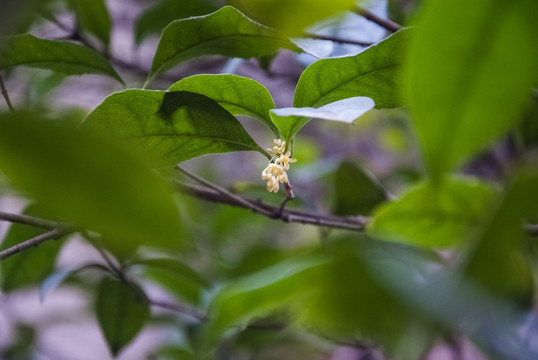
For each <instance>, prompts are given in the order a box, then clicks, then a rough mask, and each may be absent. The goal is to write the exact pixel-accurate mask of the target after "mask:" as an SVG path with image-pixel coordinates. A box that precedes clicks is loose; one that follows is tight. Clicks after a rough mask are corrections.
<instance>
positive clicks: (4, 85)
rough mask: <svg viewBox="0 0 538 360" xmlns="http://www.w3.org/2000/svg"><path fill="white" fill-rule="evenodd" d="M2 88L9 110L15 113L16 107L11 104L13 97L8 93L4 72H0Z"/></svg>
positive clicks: (0, 85)
mask: <svg viewBox="0 0 538 360" xmlns="http://www.w3.org/2000/svg"><path fill="white" fill-rule="evenodd" d="M0 88H1V89H2V95H3V96H4V99H5V100H6V103H7V107H8V108H9V111H11V112H12V113H13V114H14V113H15V109H14V108H13V105H12V104H11V99H10V98H9V94H8V93H7V89H6V84H4V79H3V78H2V74H0Z"/></svg>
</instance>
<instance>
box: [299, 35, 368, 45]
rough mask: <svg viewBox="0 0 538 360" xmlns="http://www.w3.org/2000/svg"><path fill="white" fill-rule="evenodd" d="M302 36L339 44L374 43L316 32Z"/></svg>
mask: <svg viewBox="0 0 538 360" xmlns="http://www.w3.org/2000/svg"><path fill="white" fill-rule="evenodd" d="M303 36H304V37H307V38H310V39H317V40H329V41H333V42H336V43H340V44H350V45H358V46H370V45H373V44H374V43H371V42H366V41H357V40H348V39H342V38H337V37H334V36H328V35H318V34H312V33H304V34H303Z"/></svg>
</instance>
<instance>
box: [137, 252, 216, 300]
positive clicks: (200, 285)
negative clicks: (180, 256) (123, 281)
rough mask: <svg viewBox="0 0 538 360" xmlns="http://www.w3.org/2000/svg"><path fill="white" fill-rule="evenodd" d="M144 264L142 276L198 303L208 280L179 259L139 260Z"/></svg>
mask: <svg viewBox="0 0 538 360" xmlns="http://www.w3.org/2000/svg"><path fill="white" fill-rule="evenodd" d="M137 265H141V266H142V276H144V277H146V278H148V279H150V280H152V281H154V282H155V283H157V284H159V285H161V286H162V287H164V288H165V289H167V290H168V291H170V292H171V293H172V294H173V295H175V296H177V297H178V298H180V299H185V300H188V301H190V302H191V303H193V304H197V303H198V302H199V300H200V298H201V295H202V291H203V290H204V289H205V288H207V287H208V284H207V282H206V281H205V280H204V279H202V278H201V277H200V275H198V274H197V273H196V272H195V271H194V270H192V269H191V268H190V267H188V266H187V265H185V264H183V263H182V262H180V261H179V260H175V259H171V258H160V259H148V260H144V261H141V262H137Z"/></svg>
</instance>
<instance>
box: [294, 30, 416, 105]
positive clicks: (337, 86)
mask: <svg viewBox="0 0 538 360" xmlns="http://www.w3.org/2000/svg"><path fill="white" fill-rule="evenodd" d="M410 31H411V30H409V29H404V30H400V31H398V32H397V33H395V34H394V35H392V36H391V37H389V38H387V39H385V40H383V41H381V42H379V43H378V44H377V45H374V46H372V47H370V48H368V49H366V50H364V51H363V52H361V53H360V54H358V55H356V56H349V57H343V58H334V59H322V60H318V61H316V62H315V63H313V64H312V65H310V66H309V67H308V68H306V70H305V71H304V72H303V73H302V74H301V77H300V78H299V82H298V84H297V88H296V90H295V99H294V103H293V105H294V106H296V107H307V106H312V107H315V108H317V107H320V106H323V105H326V104H329V103H332V102H335V101H338V100H342V99H346V98H350V97H355V96H366V97H370V98H372V99H373V100H374V102H375V107H376V108H377V109H381V108H393V107H397V106H401V105H402V101H401V99H400V92H399V88H400V86H401V84H400V83H401V76H400V71H401V65H402V63H403V60H402V57H403V55H404V51H403V50H404V47H405V45H406V43H407V38H408V37H409V32H410Z"/></svg>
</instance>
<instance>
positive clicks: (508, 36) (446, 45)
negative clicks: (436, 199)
mask: <svg viewBox="0 0 538 360" xmlns="http://www.w3.org/2000/svg"><path fill="white" fill-rule="evenodd" d="M462 9H465V10H464V11H462ZM536 13H538V2H536V1H534V0H515V1H510V2H506V1H502V0H492V1H486V0H481V1H473V2H468V1H465V0H456V1H431V2H428V3H427V4H425V7H424V12H423V13H422V16H421V17H420V20H419V23H418V26H417V29H416V34H414V35H415V36H414V38H413V41H412V42H411V44H410V47H409V52H408V61H409V68H408V71H407V78H406V81H405V82H404V83H405V86H406V94H407V96H408V99H409V105H410V106H411V110H412V113H413V122H414V124H415V128H416V130H417V133H418V137H419V140H420V142H421V145H422V149H423V152H424V157H425V159H426V163H427V165H428V169H429V172H430V174H431V176H432V177H433V178H434V179H438V178H440V177H441V175H442V173H444V172H447V171H450V170H451V169H453V168H454V167H455V166H456V165H458V164H459V163H461V161H462V160H464V159H465V158H467V157H468V156H470V155H472V154H474V153H475V152H477V151H478V150H480V149H482V148H484V146H486V145H487V144H488V143H490V142H491V141H492V140H494V139H495V138H497V137H499V136H500V135H501V134H503V133H504V132H506V131H507V130H508V129H509V128H510V127H511V126H513V125H514V124H515V122H517V121H518V120H519V116H520V115H521V113H522V110H523V107H524V105H525V103H526V102H528V100H529V96H530V90H531V87H532V86H533V85H536V84H537V83H538V67H537V66H536V64H537V63H538V46H536V39H537V38H538V23H537V22H536V17H535V16H534V14H536ZM447 29H450V31H447Z"/></svg>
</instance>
